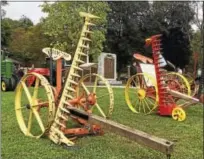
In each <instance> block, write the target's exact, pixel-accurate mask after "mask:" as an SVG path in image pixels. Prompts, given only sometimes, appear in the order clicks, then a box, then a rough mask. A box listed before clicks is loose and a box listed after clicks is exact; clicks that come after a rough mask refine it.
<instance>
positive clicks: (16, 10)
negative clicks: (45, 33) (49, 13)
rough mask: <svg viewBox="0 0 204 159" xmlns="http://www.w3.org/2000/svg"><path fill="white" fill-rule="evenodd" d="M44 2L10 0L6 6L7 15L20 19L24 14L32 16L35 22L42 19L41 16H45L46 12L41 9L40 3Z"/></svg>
mask: <svg viewBox="0 0 204 159" xmlns="http://www.w3.org/2000/svg"><path fill="white" fill-rule="evenodd" d="M41 4H43V2H9V0H8V5H7V6H4V9H5V10H6V17H8V18H11V19H14V20H18V19H20V18H21V16H22V15H25V16H26V17H28V18H30V19H31V20H32V22H33V23H34V24H37V23H38V22H39V21H40V18H41V17H45V16H46V14H45V13H43V12H42V11H41V8H40V7H39V5H41Z"/></svg>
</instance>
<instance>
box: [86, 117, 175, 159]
mask: <svg viewBox="0 0 204 159" xmlns="http://www.w3.org/2000/svg"><path fill="white" fill-rule="evenodd" d="M88 122H89V123H91V124H98V125H100V126H101V127H102V128H103V130H104V131H105V130H106V131H110V132H113V133H116V134H118V135H120V136H123V137H126V138H128V139H130V140H133V141H136V142H137V143H138V144H140V145H144V146H147V147H150V148H152V149H154V150H157V151H160V152H162V153H164V154H166V155H168V156H169V155H171V153H172V152H173V145H174V143H173V142H171V141H168V140H165V139H162V138H159V137H156V136H153V135H150V134H147V133H145V132H143V131H140V130H137V129H133V128H130V127H128V126H125V125H122V124H119V123H116V122H114V121H111V120H107V119H104V118H102V117H99V116H96V115H90V117H89V120H88Z"/></svg>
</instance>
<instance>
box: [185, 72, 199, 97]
mask: <svg viewBox="0 0 204 159" xmlns="http://www.w3.org/2000/svg"><path fill="white" fill-rule="evenodd" d="M184 77H185V78H186V79H187V80H188V83H189V85H190V89H191V96H192V97H193V96H195V95H196V94H197V93H198V89H199V85H198V84H197V83H196V81H195V80H194V79H193V77H192V75H190V74H184Z"/></svg>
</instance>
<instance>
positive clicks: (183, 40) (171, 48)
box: [162, 27, 192, 68]
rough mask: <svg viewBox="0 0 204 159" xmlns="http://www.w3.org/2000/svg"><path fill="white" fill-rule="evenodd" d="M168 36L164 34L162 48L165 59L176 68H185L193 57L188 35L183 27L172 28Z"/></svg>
mask: <svg viewBox="0 0 204 159" xmlns="http://www.w3.org/2000/svg"><path fill="white" fill-rule="evenodd" d="M168 32H169V33H168V35H166V34H163V37H162V47H163V53H164V57H165V59H167V60H169V61H170V62H172V63H173V64H174V65H175V66H176V67H180V68H184V67H185V66H186V65H187V64H188V63H189V61H190V57H191V55H192V51H191V47H190V41H189V38H188V35H187V34H185V33H184V32H183V30H182V28H181V27H176V28H171V29H169V30H168Z"/></svg>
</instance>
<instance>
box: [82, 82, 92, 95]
mask: <svg viewBox="0 0 204 159" xmlns="http://www.w3.org/2000/svg"><path fill="white" fill-rule="evenodd" d="M81 85H82V87H83V89H84V90H85V92H86V94H87V95H89V94H90V92H89V90H88V89H87V87H86V86H85V85H84V82H81Z"/></svg>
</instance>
